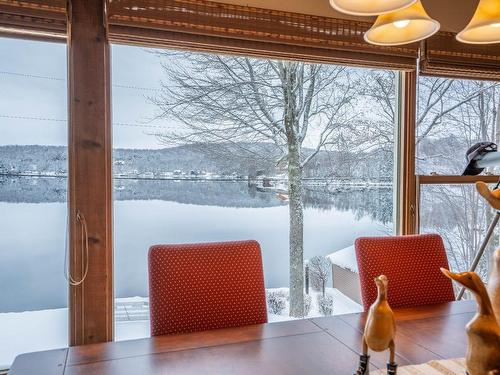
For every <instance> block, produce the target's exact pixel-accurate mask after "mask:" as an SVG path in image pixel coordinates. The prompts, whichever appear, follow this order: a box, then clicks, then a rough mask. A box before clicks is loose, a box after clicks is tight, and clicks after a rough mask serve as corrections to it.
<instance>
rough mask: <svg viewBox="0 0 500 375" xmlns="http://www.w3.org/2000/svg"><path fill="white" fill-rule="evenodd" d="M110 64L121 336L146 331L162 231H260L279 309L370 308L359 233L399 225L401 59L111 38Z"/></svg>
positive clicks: (245, 234) (171, 239) (228, 236)
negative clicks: (208, 48)
mask: <svg viewBox="0 0 500 375" xmlns="http://www.w3.org/2000/svg"><path fill="white" fill-rule="evenodd" d="M112 76H113V80H114V81H113V111H114V112H113V117H114V120H113V121H114V124H113V133H114V157H113V160H114V161H113V165H114V177H115V180H114V197H115V204H114V213H115V217H114V225H115V227H114V228H115V229H114V244H115V245H114V247H115V295H116V302H115V317H116V338H117V339H119V340H120V339H127V338H131V337H141V336H147V335H148V334H149V332H148V329H149V322H148V321H147V319H148V318H149V315H148V314H149V312H148V298H147V296H148V286H147V252H148V248H149V247H150V246H151V245H153V244H159V243H193V242H208V241H225V240H241V239H255V240H257V241H258V242H259V243H260V244H261V247H262V254H263V262H264V273H265V283H266V289H267V298H268V312H269V319H270V321H277V320H284V319H290V318H291V317H303V316H318V315H331V314H341V313H347V312H354V311H360V310H361V307H360V304H359V302H360V299H359V289H358V288H357V287H356V285H357V284H356V282H357V267H356V263H355V261H354V250H353V247H352V245H353V242H354V240H355V238H357V237H359V236H362V235H383V234H389V233H392V232H393V225H392V222H393V218H392V213H393V166H394V162H393V159H394V152H393V149H394V134H395V129H396V128H395V123H396V120H395V119H396V118H397V113H396V112H395V108H397V105H396V94H395V92H396V90H395V87H396V84H397V77H398V75H397V74H396V73H395V72H392V71H382V70H368V69H358V68H348V67H342V66H335V65H317V64H308V63H302V62H293V61H277V60H263V59H256V58H250V57H235V56H222V55H215V54H206V53H187V52H176V51H171V50H145V49H142V48H136V47H125V46H113V75H112ZM302 259H303V260H304V265H303V267H301V266H300V264H301V263H302ZM295 265H299V266H298V269H299V271H294V269H297V268H296V267H294V266H295ZM332 269H333V270H334V271H333V276H332ZM335 270H337V271H335ZM304 279H306V282H305V284H308V285H309V288H308V289H305V285H304V284H302V280H304ZM353 280H354V282H353ZM323 281H325V283H324V285H325V286H326V289H325V291H324V294H323V290H322V285H323ZM290 285H292V286H293V285H304V287H303V288H304V290H294V289H293V287H292V288H290ZM303 295H304V297H303Z"/></svg>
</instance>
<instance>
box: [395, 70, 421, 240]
mask: <svg viewBox="0 0 500 375" xmlns="http://www.w3.org/2000/svg"><path fill="white" fill-rule="evenodd" d="M416 95H417V73H416V71H414V70H413V71H407V72H403V73H401V79H400V100H401V102H400V106H399V108H400V131H399V134H400V136H399V142H400V143H399V155H398V157H399V163H398V164H399V166H398V172H399V174H398V175H399V187H398V197H397V198H398V205H399V215H398V216H399V217H398V222H397V230H396V232H397V234H416V233H418V206H417V204H418V197H417V178H416V176H415V126H416V125H415V124H416V115H417V113H416V106H417V97H416Z"/></svg>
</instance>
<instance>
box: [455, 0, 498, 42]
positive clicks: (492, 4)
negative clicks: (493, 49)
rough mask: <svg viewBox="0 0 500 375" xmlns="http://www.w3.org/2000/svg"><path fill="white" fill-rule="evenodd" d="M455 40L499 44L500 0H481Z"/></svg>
mask: <svg viewBox="0 0 500 375" xmlns="http://www.w3.org/2000/svg"><path fill="white" fill-rule="evenodd" d="M457 39H458V40H459V41H460V42H463V43H472V44H489V43H500V0H481V1H480V2H479V5H478V6H477V9H476V12H475V13H474V16H473V17H472V19H471V20H470V22H469V24H468V25H467V27H466V28H465V29H463V30H462V31H460V32H459V33H458V34H457Z"/></svg>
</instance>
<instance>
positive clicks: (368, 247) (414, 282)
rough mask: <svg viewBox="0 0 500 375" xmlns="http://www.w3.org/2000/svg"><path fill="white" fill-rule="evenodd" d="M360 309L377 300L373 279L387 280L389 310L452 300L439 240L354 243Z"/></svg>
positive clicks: (366, 239) (373, 239)
mask: <svg viewBox="0 0 500 375" xmlns="http://www.w3.org/2000/svg"><path fill="white" fill-rule="evenodd" d="M355 248H356V259H357V262H358V270H359V278H360V283H361V297H362V300H363V307H364V309H365V310H368V308H369V307H370V305H371V304H372V303H373V302H374V301H375V299H376V297H377V287H376V285H375V283H374V281H373V280H374V278H375V277H377V276H379V275H386V276H387V278H388V279H389V288H388V293H387V299H388V301H389V304H390V305H391V306H392V307H394V308H395V307H412V306H419V305H430V304H434V303H442V302H449V301H453V300H454V299H455V295H454V292H453V286H452V283H451V280H450V279H448V278H447V277H444V275H443V274H442V273H441V271H440V270H439V268H440V267H444V268H448V259H447V258H446V251H445V249H444V245H443V240H442V239H441V237H440V236H439V235H437V234H423V235H414V236H395V237H362V238H358V239H357V240H356V242H355Z"/></svg>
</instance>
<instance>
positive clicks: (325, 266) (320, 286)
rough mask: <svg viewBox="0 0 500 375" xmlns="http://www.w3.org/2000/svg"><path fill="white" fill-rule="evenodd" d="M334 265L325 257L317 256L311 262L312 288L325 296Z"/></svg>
mask: <svg viewBox="0 0 500 375" xmlns="http://www.w3.org/2000/svg"><path fill="white" fill-rule="evenodd" d="M331 268H332V265H331V264H330V262H329V261H328V259H326V258H325V257H324V256H320V255H317V256H315V257H312V258H311V259H310V260H309V278H310V280H311V281H310V282H311V286H312V288H313V289H314V290H316V291H321V292H322V293H323V295H325V289H326V284H327V283H328V279H329V278H330V272H331Z"/></svg>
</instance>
